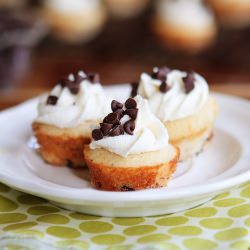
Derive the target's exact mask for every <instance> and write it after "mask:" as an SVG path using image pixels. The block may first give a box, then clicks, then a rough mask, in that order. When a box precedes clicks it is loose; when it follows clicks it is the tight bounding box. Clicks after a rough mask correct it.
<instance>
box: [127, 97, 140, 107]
mask: <svg viewBox="0 0 250 250" xmlns="http://www.w3.org/2000/svg"><path fill="white" fill-rule="evenodd" d="M125 107H126V108H127V109H135V108H136V107H137V103H136V101H135V100H134V99H133V98H129V99H128V100H127V101H126V102H125Z"/></svg>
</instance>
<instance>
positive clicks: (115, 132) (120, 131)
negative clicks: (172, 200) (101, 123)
mask: <svg viewBox="0 0 250 250" xmlns="http://www.w3.org/2000/svg"><path fill="white" fill-rule="evenodd" d="M122 134H124V130H123V128H122V126H121V125H116V126H115V127H114V128H113V129H112V130H111V131H110V132H109V136H119V135H122Z"/></svg>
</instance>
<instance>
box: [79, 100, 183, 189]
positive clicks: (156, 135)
mask: <svg viewBox="0 0 250 250" xmlns="http://www.w3.org/2000/svg"><path fill="white" fill-rule="evenodd" d="M111 107H112V111H113V112H112V113H110V114H109V115H107V116H106V117H105V118H104V120H103V122H102V123H100V126H99V127H98V128H96V129H94V130H93V131H92V138H93V139H92V142H91V144H90V145H89V146H85V147H84V157H85V160H86V163H87V165H88V167H89V170H90V177H91V183H92V185H93V186H94V187H96V188H97V189H101V190H109V191H133V190H140V189H147V188H158V187H164V186H166V185H167V183H168V181H169V180H170V179H171V176H172V174H173V173H174V172H175V169H176V164H177V162H178V158H179V151H178V149H177V148H175V147H173V146H172V145H170V144H169V143H168V132H167V130H166V128H165V126H164V125H163V124H162V123H161V122H160V120H159V119H157V118H156V117H155V116H154V114H153V113H152V112H151V111H150V108H149V106H148V102H147V101H146V100H144V99H143V98H142V97H140V96H136V97H135V98H134V99H133V98H130V99H128V100H127V101H126V102H125V105H123V104H121V103H119V102H117V101H112V104H111Z"/></svg>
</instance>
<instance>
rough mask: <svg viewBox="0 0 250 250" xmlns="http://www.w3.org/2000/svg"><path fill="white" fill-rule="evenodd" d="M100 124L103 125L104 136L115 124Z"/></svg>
mask: <svg viewBox="0 0 250 250" xmlns="http://www.w3.org/2000/svg"><path fill="white" fill-rule="evenodd" d="M100 126H101V131H102V134H103V135H104V136H106V135H108V133H109V132H110V130H111V129H112V127H113V124H109V123H100Z"/></svg>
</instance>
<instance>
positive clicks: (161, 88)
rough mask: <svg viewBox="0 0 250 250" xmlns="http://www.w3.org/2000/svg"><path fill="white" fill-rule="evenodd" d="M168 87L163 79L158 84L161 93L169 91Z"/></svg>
mask: <svg viewBox="0 0 250 250" xmlns="http://www.w3.org/2000/svg"><path fill="white" fill-rule="evenodd" d="M169 89H170V87H169V86H168V84H167V83H166V81H163V82H162V83H161V85H160V91H161V92H162V93H167V92H168V91H169Z"/></svg>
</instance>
